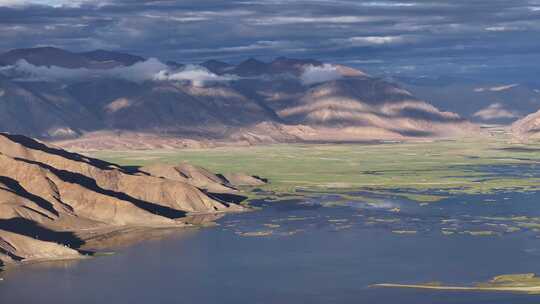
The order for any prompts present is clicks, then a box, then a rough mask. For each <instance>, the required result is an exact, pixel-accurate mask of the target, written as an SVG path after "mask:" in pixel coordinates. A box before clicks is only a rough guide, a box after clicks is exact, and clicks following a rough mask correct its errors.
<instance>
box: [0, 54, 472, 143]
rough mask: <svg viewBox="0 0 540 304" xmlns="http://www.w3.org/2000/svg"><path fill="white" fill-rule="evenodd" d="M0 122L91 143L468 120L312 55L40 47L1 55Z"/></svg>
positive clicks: (401, 129)
mask: <svg viewBox="0 0 540 304" xmlns="http://www.w3.org/2000/svg"><path fill="white" fill-rule="evenodd" d="M0 130H1V131H4V132H10V133H17V134H24V135H28V136H33V137H37V138H41V139H45V140H48V141H54V142H55V143H56V144H58V145H60V146H64V147H69V148H83V149H93V148H117V147H121V148H141V147H143V148H144V147H179V146H182V147H183V146H207V145H214V144H225V143H235V144H256V143H272V142H355V141H372V140H405V139H416V138H434V137H452V136H460V135H463V134H465V133H467V134H470V133H471V132H476V131H477V128H476V126H475V125H474V124H471V123H469V122H468V121H467V120H465V119H464V118H462V117H461V116H460V115H458V114H456V113H452V112H449V111H448V112H445V111H441V110H439V109H438V108H436V107H435V106H433V105H432V104H430V103H428V102H426V101H424V100H422V99H420V98H418V97H415V96H414V95H413V94H412V93H411V92H410V91H408V90H407V89H405V88H404V87H402V86H400V85H397V84H395V83H393V82H390V81H386V80H383V79H381V78H377V77H373V76H370V75H368V74H367V73H365V72H363V71H360V70H357V69H354V68H351V67H346V66H343V65H338V64H329V63H323V62H320V61H317V60H311V59H310V60H305V59H291V58H284V57H279V58H276V59H275V60H273V61H271V62H263V61H259V60H256V59H253V58H250V59H247V60H245V61H243V62H240V63H238V64H229V63H225V62H221V61H217V60H210V61H206V62H203V63H200V64H182V63H178V62H173V61H168V62H165V63H164V62H162V61H160V60H158V59H155V58H149V59H147V58H143V57H140V56H135V55H130V54H125V53H119V52H110V51H103V50H96V51H90V52H82V53H74V52H69V51H66V50H62V49H57V48H52V47H41V48H32V49H17V50H12V51H9V52H6V53H4V54H0Z"/></svg>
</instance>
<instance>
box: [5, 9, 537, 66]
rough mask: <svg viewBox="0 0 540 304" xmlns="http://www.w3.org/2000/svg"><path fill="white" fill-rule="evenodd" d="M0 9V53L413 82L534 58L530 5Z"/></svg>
mask: <svg viewBox="0 0 540 304" xmlns="http://www.w3.org/2000/svg"><path fill="white" fill-rule="evenodd" d="M0 6H1V7H0V29H1V30H0V49H10V48H18V47H31V46H37V45H53V46H58V47H65V48H68V49H70V50H88V49H95V48H105V49H115V50H125V51H130V52H134V53H137V54H141V55H145V56H155V57H159V58H161V59H173V60H177V61H180V62H197V61H202V60H205V59H209V58H217V59H224V60H232V61H236V60H240V59H242V58H245V57H248V56H255V57H259V58H263V59H267V58H272V57H276V56H282V55H285V56H292V57H315V58H318V59H322V60H330V61H336V62H341V63H348V64H353V65H358V66H362V67H367V68H368V69H372V70H391V71H392V72H402V71H417V72H418V73H421V72H424V70H425V71H426V72H429V70H430V69H433V68H435V67H439V68H448V69H455V70H464V69H465V70H466V69H483V68H485V67H486V66H487V67H492V66H494V65H497V64H500V65H501V64H503V63H504V64H505V65H513V66H514V67H518V66H520V65H523V66H527V67H528V68H529V69H530V68H531V60H532V61H533V62H538V59H539V58H538V57H540V56H538V55H537V54H540V53H539V51H540V43H539V42H538V40H539V39H538V37H539V33H540V1H537V0H512V1H509V0H504V1H502V0H476V1H473V0H467V1H460V0H457V1H456V0H454V1H421V0H418V1H410V0H393V1H392V0H384V1H359V0H355V1H348V0H310V1H308V0H305V1H302V0H298V1H293V0H258V1H256V0H251V1H250V0H221V1H218V0H197V1H190V0H187V1H166V0H164V1H135V0H103V1H100V0H96V1H92V0H88V1H82V0H81V1H68V0H49V1H47V0H23V1H18V0H0ZM533 66H534V64H533ZM534 67H536V66H534Z"/></svg>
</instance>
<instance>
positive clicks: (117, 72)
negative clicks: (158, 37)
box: [0, 58, 168, 82]
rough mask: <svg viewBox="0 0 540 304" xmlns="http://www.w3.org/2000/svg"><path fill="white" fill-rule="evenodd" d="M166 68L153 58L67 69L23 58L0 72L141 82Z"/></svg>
mask: <svg viewBox="0 0 540 304" xmlns="http://www.w3.org/2000/svg"><path fill="white" fill-rule="evenodd" d="M166 69H168V67H167V65H165V64H163V63H162V62H160V61H159V60H157V59H155V58H150V59H148V60H146V61H143V62H138V63H135V64H134V65H131V66H127V67H115V68H111V69H86V68H78V69H69V68H63V67H58V66H35V65H33V64H31V63H28V62H27V61H26V60H24V59H23V60H19V61H17V63H16V64H15V65H12V66H8V67H4V68H2V69H1V70H0V73H2V74H4V75H7V76H10V77H15V78H17V79H19V80H25V81H56V80H64V81H70V80H82V79H91V78H100V77H105V78H106V77H109V78H121V79H126V80H129V81H135V82H141V81H144V80H149V79H153V78H154V76H155V75H157V74H158V73H160V72H161V71H163V70H166Z"/></svg>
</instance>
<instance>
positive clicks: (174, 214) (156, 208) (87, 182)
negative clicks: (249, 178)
mask: <svg viewBox="0 0 540 304" xmlns="http://www.w3.org/2000/svg"><path fill="white" fill-rule="evenodd" d="M17 160H19V161H22V162H26V163H29V164H33V165H37V166H40V167H42V168H44V169H47V170H49V171H51V172H52V173H54V174H55V175H56V176H58V177H59V178H60V179H62V180H63V181H64V182H67V183H73V184H78V185H81V186H83V187H85V188H86V189H88V190H90V191H93V192H96V193H99V194H103V195H106V196H110V197H114V198H117V199H119V200H123V201H126V202H129V203H131V204H133V205H134V206H136V207H138V208H140V209H143V210H146V211H148V212H151V213H153V214H157V215H160V216H163V217H166V218H169V219H177V218H182V217H184V216H185V215H186V212H184V211H180V210H175V209H172V208H169V207H165V206H160V205H157V204H153V203H150V202H146V201H143V200H140V199H137V198H134V197H132V196H129V195H127V194H126V193H122V192H116V191H112V190H107V189H103V188H101V187H100V186H98V184H97V182H96V180H94V179H93V178H90V177H88V176H85V175H82V174H79V173H74V172H69V171H66V170H59V169H56V168H54V167H51V166H49V165H46V164H43V163H40V162H36V161H31V160H27V159H20V158H17Z"/></svg>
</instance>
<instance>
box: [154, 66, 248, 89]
mask: <svg viewBox="0 0 540 304" xmlns="http://www.w3.org/2000/svg"><path fill="white" fill-rule="evenodd" d="M153 79H154V80H158V81H190V82H191V83H192V84H193V85H194V86H198V87H200V86H204V85H206V84H209V83H215V82H227V81H233V80H238V79H239V77H238V76H235V75H216V74H214V73H212V72H210V71H208V70H207V69H205V68H204V67H202V66H198V65H188V66H186V67H184V68H183V69H182V70H180V71H175V72H171V71H168V70H162V71H160V72H159V73H157V74H156V75H155V76H154V77H153Z"/></svg>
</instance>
